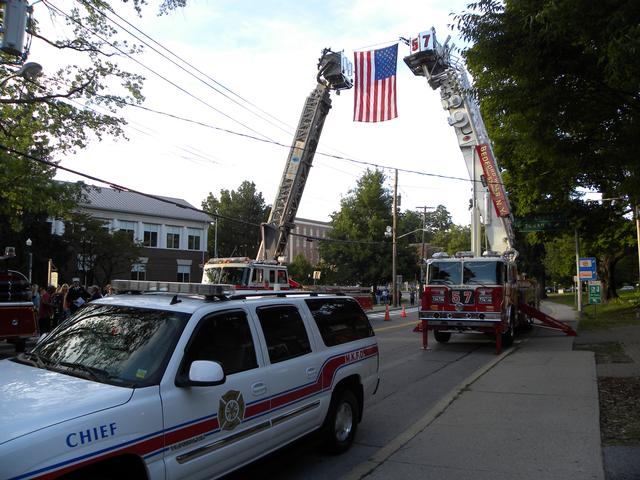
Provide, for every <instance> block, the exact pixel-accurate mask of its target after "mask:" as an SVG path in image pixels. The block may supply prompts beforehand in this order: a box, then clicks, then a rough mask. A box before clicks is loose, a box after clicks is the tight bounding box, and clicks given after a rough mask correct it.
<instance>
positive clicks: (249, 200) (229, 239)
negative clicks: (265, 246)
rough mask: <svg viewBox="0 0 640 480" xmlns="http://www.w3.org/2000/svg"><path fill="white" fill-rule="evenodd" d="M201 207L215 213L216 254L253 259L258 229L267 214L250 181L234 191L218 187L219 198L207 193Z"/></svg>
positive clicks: (263, 203) (256, 246)
mask: <svg viewBox="0 0 640 480" xmlns="http://www.w3.org/2000/svg"><path fill="white" fill-rule="evenodd" d="M202 208H203V210H205V211H207V212H209V213H211V214H212V215H214V216H218V235H217V237H218V256H220V257H232V256H247V257H251V258H255V257H256V255H257V253H258V248H259V247H260V240H261V238H260V228H259V225H260V224H261V223H262V222H266V221H267V218H268V215H269V207H268V206H267V205H266V204H265V201H264V198H263V197H262V193H260V192H257V191H256V185H255V183H253V182H248V181H246V180H245V181H244V182H242V183H241V184H240V186H239V187H238V190H237V191H234V190H231V191H229V190H227V189H222V190H220V199H219V200H218V198H216V197H215V196H214V195H213V194H212V193H209V195H208V196H207V198H206V199H205V200H204V201H203V202H202ZM212 228H213V227H211V228H209V244H208V246H207V248H208V251H209V255H212V254H213V252H214V248H213V241H214V232H213V230H212Z"/></svg>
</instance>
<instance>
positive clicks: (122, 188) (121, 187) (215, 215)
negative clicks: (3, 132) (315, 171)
mask: <svg viewBox="0 0 640 480" xmlns="http://www.w3.org/2000/svg"><path fill="white" fill-rule="evenodd" d="M0 149H2V150H5V151H6V152H8V153H11V154H13V155H18V156H20V157H22V158H26V159H28V160H32V161H34V162H38V163H41V164H44V165H47V166H49V167H52V168H56V169H60V170H64V171H65V172H69V173H73V174H74V175H78V176H79V177H83V178H87V179H89V180H93V181H95V182H99V183H102V184H104V185H108V186H109V187H110V188H113V189H114V190H120V191H123V192H129V193H135V194H137V195H141V196H143V197H146V198H150V199H152V200H156V201H158V202H163V203H167V204H169V205H173V206H176V207H179V208H183V209H185V210H191V211H194V212H199V213H204V214H205V215H208V216H210V217H213V218H215V219H220V218H221V219H223V220H229V221H231V222H236V223H242V224H244V225H249V226H252V227H260V224H258V223H254V222H247V221H246V220H241V219H239V218H233V217H228V216H226V215H221V214H218V213H212V212H208V211H206V210H202V209H200V208H196V207H193V206H191V205H184V204H182V203H178V202H174V201H173V200H170V199H168V198H163V197H159V196H157V195H152V194H150V193H144V192H141V191H139V190H134V189H133V188H129V187H125V186H124V185H119V184H117V183H114V182H111V181H109V180H104V179H102V178H98V177H95V176H93V175H89V174H86V173H83V172H79V171H78V170H73V169H71V168H67V167H63V166H62V165H60V164H57V163H56V162H51V161H49V160H44V159H42V158H37V157H34V156H33V155H30V154H28V153H25V152H21V151H19V150H15V149H13V148H11V147H7V146H6V145H3V144H0ZM291 235H295V236H298V237H303V238H307V239H309V240H316V241H323V242H335V243H359V244H376V245H378V244H383V243H384V242H368V241H360V240H340V239H326V238H320V237H314V236H311V235H304V234H299V233H291Z"/></svg>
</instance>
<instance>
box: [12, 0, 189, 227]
mask: <svg viewBox="0 0 640 480" xmlns="http://www.w3.org/2000/svg"><path fill="white" fill-rule="evenodd" d="M113 3H114V5H110V4H108V3H105V2H103V1H101V0H82V1H80V2H75V3H74V4H73V8H71V9H69V10H68V11H66V10H65V9H64V7H58V6H56V5H54V4H51V3H48V2H46V1H45V2H44V3H43V4H42V5H44V6H45V7H46V8H47V10H48V12H47V14H48V15H47V17H48V20H51V21H53V22H55V23H56V29H55V35H56V36H57V37H56V38H52V37H49V36H46V34H45V33H43V31H42V29H41V28H40V20H41V19H42V17H41V19H40V20H39V19H38V18H36V17H31V18H30V20H29V23H28V25H27V33H28V35H31V37H32V40H33V42H34V43H36V42H42V43H44V44H47V45H49V46H50V47H52V48H53V49H55V50H57V51H59V52H65V54H66V56H67V58H69V64H67V65H63V66H62V67H60V68H59V69H58V70H57V71H55V72H48V73H46V74H45V75H42V76H41V77H39V78H37V79H35V80H29V81H23V80H22V79H21V78H19V77H18V76H17V75H16V73H17V72H18V71H19V69H20V67H21V66H22V63H23V62H24V60H23V59H16V58H15V57H14V56H12V55H9V54H7V53H4V52H0V80H3V86H2V91H1V92H0V95H1V97H0V118H1V119H2V120H1V123H0V220H1V221H2V223H6V224H8V225H10V226H11V228H12V229H13V230H14V231H21V230H22V229H23V228H24V227H25V225H24V218H23V216H24V215H25V212H30V213H31V214H32V215H37V214H41V215H43V216H44V217H47V216H53V217H58V218H61V217H63V216H65V215H66V214H68V213H69V212H71V211H72V210H73V208H74V207H75V206H76V205H77V202H78V200H79V198H78V190H77V188H76V187H75V186H74V185H73V184H68V183H66V184H60V183H55V182H53V177H54V176H55V173H56V168H55V163H52V162H54V159H55V158H56V157H60V156H62V155H65V154H68V153H70V152H74V151H77V150H81V149H83V148H85V147H86V146H87V144H88V143H89V141H95V139H96V138H97V139H98V140H101V139H103V138H105V137H107V136H110V137H116V138H118V137H121V138H122V137H124V131H123V128H122V127H123V125H125V124H126V122H125V120H124V119H123V118H121V117H120V116H118V111H119V109H121V108H122V107H124V106H125V105H128V104H129V105H138V104H140V103H141V102H142V101H143V99H144V98H143V95H142V87H143V81H144V78H143V77H142V76H141V75H139V74H135V73H131V72H127V71H125V70H122V69H121V68H120V67H119V66H118V64H117V59H118V58H124V57H133V56H135V55H137V54H138V53H140V52H141V51H142V48H141V47H140V46H139V45H136V44H132V43H130V42H128V41H127V40H123V39H121V38H120V31H119V28H118V27H117V26H116V25H115V24H114V23H112V22H111V21H110V20H109V18H114V15H115V14H114V11H115V10H118V11H119V10H120V9H121V8H122V7H121V5H120V3H127V1H126V0H123V1H122V2H113ZM145 3H146V2H145V1H144V0H134V1H133V2H132V5H133V8H135V10H136V11H137V12H138V14H139V15H140V14H141V12H142V7H143V5H144V4H145ZM184 4H185V2H184V1H183V0H165V1H164V2H162V4H161V5H160V7H159V8H160V10H159V11H160V13H167V12H169V11H171V10H173V9H175V8H178V7H181V6H184ZM0 21H1V19H0ZM2 26H4V25H2ZM27 53H28V52H27ZM25 58H26V54H25ZM45 72H46V66H45ZM10 77H15V78H10ZM4 80H6V82H5V81H4ZM23 154H27V155H29V156H31V157H34V158H37V159H40V160H42V161H44V162H49V163H43V162H37V161H35V160H33V159H28V157H26V156H24V155H23Z"/></svg>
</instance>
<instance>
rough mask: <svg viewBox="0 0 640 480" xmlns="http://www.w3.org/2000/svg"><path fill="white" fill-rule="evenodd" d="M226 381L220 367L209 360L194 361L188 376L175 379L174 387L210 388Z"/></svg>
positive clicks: (180, 375) (181, 375)
mask: <svg viewBox="0 0 640 480" xmlns="http://www.w3.org/2000/svg"><path fill="white" fill-rule="evenodd" d="M226 380H227V377H226V375H225V374H224V370H222V365H220V364H219V363H218V362H214V361H211V360H194V361H193V362H192V363H191V365H190V366H189V375H188V377H187V375H185V374H184V373H180V374H178V376H177V377H176V381H175V384H176V387H212V386H215V385H222V384H223V383H224V382H225V381H226Z"/></svg>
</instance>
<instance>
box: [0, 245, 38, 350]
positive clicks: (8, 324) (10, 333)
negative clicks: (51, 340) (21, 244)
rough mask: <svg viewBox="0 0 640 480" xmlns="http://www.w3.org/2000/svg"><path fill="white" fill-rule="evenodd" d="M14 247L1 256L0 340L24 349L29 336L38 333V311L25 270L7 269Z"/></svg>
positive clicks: (12, 256) (13, 253)
mask: <svg viewBox="0 0 640 480" xmlns="http://www.w3.org/2000/svg"><path fill="white" fill-rule="evenodd" d="M14 257H15V249H14V248H13V247H7V248H6V249H5V254H4V255H3V256H1V257H0V341H4V340H6V341H7V342H8V343H12V344H13V345H14V346H15V348H16V352H23V351H24V349H25V343H26V340H27V339H28V338H30V337H35V336H37V335H38V323H37V319H36V311H35V307H34V305H33V302H32V301H31V283H30V282H29V280H28V279H27V277H25V276H24V275H23V274H22V273H20V272H17V271H15V270H9V269H8V266H7V264H8V262H9V260H11V259H12V258H14Z"/></svg>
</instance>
